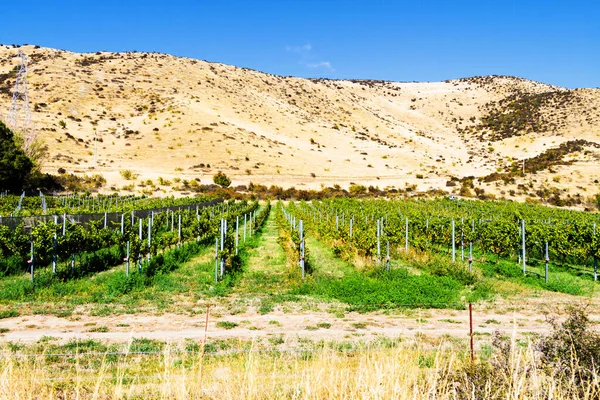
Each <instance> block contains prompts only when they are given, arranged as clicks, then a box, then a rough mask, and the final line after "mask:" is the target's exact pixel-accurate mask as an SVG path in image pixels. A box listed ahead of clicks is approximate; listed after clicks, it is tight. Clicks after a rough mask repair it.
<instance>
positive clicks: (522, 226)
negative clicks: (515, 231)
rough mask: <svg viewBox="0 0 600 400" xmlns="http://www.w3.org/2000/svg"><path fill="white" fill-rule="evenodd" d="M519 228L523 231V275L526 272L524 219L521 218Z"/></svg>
mask: <svg viewBox="0 0 600 400" xmlns="http://www.w3.org/2000/svg"><path fill="white" fill-rule="evenodd" d="M521 229H522V231H523V235H522V239H523V241H522V245H523V250H522V254H523V275H526V274H527V261H526V256H525V255H526V253H525V220H524V219H522V220H521Z"/></svg>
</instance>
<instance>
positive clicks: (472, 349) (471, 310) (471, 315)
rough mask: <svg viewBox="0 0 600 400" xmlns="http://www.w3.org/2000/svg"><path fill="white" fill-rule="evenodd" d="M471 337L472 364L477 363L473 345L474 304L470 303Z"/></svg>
mask: <svg viewBox="0 0 600 400" xmlns="http://www.w3.org/2000/svg"><path fill="white" fill-rule="evenodd" d="M469 338H470V342H471V343H470V345H471V364H473V365H474V364H475V348H474V346H473V304H471V303H469Z"/></svg>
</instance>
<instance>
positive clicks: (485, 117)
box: [0, 45, 600, 197]
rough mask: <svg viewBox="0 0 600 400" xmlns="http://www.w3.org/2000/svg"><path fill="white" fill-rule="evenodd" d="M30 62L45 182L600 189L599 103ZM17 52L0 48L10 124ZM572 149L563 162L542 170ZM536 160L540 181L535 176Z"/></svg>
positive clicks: (589, 96) (98, 61)
mask: <svg viewBox="0 0 600 400" xmlns="http://www.w3.org/2000/svg"><path fill="white" fill-rule="evenodd" d="M20 49H21V50H23V52H24V53H25V54H27V56H28V61H29V66H28V67H29V74H28V88H29V98H30V105H31V110H32V119H33V122H34V125H35V127H36V129H37V131H38V132H39V135H40V136H41V137H42V138H43V139H44V140H45V142H46V144H47V145H48V147H49V153H50V157H49V159H48V161H47V162H46V164H45V169H46V170H47V171H49V172H53V173H56V171H57V169H58V168H64V169H66V170H67V172H75V173H81V174H83V173H87V174H91V173H99V174H102V175H103V176H104V177H105V178H106V179H107V180H108V186H116V187H119V188H120V187H122V185H124V184H130V183H131V182H126V181H124V180H123V178H122V177H121V175H120V174H119V171H121V170H131V171H132V172H133V173H134V174H138V175H139V176H138V178H137V181H136V185H135V186H134V187H133V190H136V191H138V190H142V189H144V190H148V189H149V188H153V189H152V190H159V189H165V190H167V191H171V190H172V187H171V188H169V187H166V186H165V185H162V186H161V185H159V182H158V177H161V178H164V179H165V180H173V179H175V178H180V179H182V180H183V179H185V180H191V179H194V178H196V179H198V180H199V181H200V182H201V183H210V182H211V181H212V175H214V174H215V173H216V172H217V171H223V172H225V173H226V174H227V175H229V176H230V177H232V179H233V183H234V185H239V184H248V183H249V182H255V183H262V184H266V185H271V184H276V185H280V186H283V187H289V186H295V187H297V188H319V187H320V186H321V184H325V185H328V186H329V185H333V184H340V185H341V186H342V187H347V186H348V185H349V184H351V183H357V184H364V185H373V186H379V187H380V188H385V187H395V188H398V189H403V188H405V187H406V186H410V185H414V184H417V185H418V190H428V189H429V188H441V189H444V190H448V191H451V190H453V189H454V190H456V188H457V187H458V186H455V187H452V186H450V187H447V186H446V185H447V182H448V181H449V180H450V179H451V178H452V177H456V178H462V177H465V176H475V177H484V176H488V175H490V174H492V173H500V174H501V173H505V172H507V171H510V170H511V168H512V169H513V170H514V169H515V165H519V166H521V164H522V160H524V159H525V169H526V173H527V174H526V176H525V177H517V178H516V180H514V182H513V181H512V180H510V179H505V181H506V182H508V183H504V181H501V180H493V179H487V181H488V182H484V183H481V186H478V185H479V184H477V183H476V185H475V186H476V187H477V188H478V189H484V190H485V192H486V193H494V194H496V195H497V196H506V197H510V196H511V192H510V190H514V191H515V193H514V194H513V195H515V196H517V197H519V196H521V197H522V196H525V195H529V196H537V195H536V194H535V192H536V191H537V190H541V189H548V190H550V191H552V190H556V191H561V192H562V193H563V195H564V196H569V195H571V196H576V195H577V194H579V195H580V196H584V197H585V196H590V195H592V194H595V193H596V192H597V189H598V188H597V185H596V184H595V183H594V180H595V179H596V176H598V172H600V163H599V162H598V157H599V155H600V152H599V150H598V149H597V148H596V147H595V143H600V89H576V90H567V89H564V88H560V87H556V86H551V85H547V84H543V83H538V82H533V81H529V80H525V79H521V78H515V77H498V76H494V77H474V78H465V79H459V80H452V81H446V82H425V83H399V82H384V81H370V80H355V81H348V80H323V79H300V78H293V77H281V76H274V75H270V74H265V73H261V72H257V71H253V70H249V69H245V68H237V67H233V66H228V65H223V64H218V63H209V62H205V61H200V60H194V59H189V58H179V57H174V56H170V55H165V54H155V53H107V52H98V53H90V54H77V53H72V52H68V51H62V50H55V49H48V48H38V47H37V46H36V47H34V46H22V47H21V48H20ZM18 50H19V49H18V48H14V47H13V46H1V45H0V107H1V110H2V112H1V113H2V114H5V113H6V112H8V110H9V108H10V101H11V92H12V87H13V85H14V73H13V72H11V70H12V68H13V67H14V66H15V65H17V63H18V59H17V58H15V56H16V54H17V51H18ZM94 132H96V133H97V137H98V140H99V142H98V143H97V145H98V162H97V166H96V167H94V141H93V140H94ZM576 140H579V142H577V143H578V145H577V146H576V145H574V144H573V143H575V142H574V141H576ZM563 143H566V144H565V145H564V146H563V147H564V148H566V149H567V150H566V151H563V152H558V153H556V152H555V153H551V155H552V157H554V159H553V160H551V161H550V162H549V163H548V164H547V165H546V164H544V165H542V164H539V160H540V155H542V156H543V157H542V158H544V159H547V158H548V157H547V156H546V153H544V152H546V151H547V150H548V149H554V148H558V147H559V146H560V145H561V144H563ZM556 154H559V156H556ZM536 156H538V158H534V157H536ZM528 159H531V160H532V162H534V163H536V164H535V165H541V166H542V167H543V168H541V169H539V168H537V169H531V170H530V169H529V168H530V164H529V161H530V160H528ZM560 164H568V165H562V166H561V165H560ZM531 167H533V166H531ZM538 169H539V170H538ZM534 173H535V174H534ZM456 178H455V179H456ZM147 180H151V181H152V184H150V185H147V184H146V186H145V187H139V186H138V185H139V184H140V183H143V184H145V183H144V182H146V181H147ZM596 182H597V181H596ZM146 183H149V182H146ZM519 185H520V186H519ZM459 186H460V185H459Z"/></svg>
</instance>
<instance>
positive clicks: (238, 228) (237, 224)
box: [235, 217, 240, 256]
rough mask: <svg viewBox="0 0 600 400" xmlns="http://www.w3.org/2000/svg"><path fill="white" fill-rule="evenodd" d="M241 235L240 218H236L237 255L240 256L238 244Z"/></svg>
mask: <svg viewBox="0 0 600 400" xmlns="http://www.w3.org/2000/svg"><path fill="white" fill-rule="evenodd" d="M239 233H240V217H235V255H236V256H237V254H238V242H239Z"/></svg>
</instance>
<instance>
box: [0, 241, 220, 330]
mask: <svg viewBox="0 0 600 400" xmlns="http://www.w3.org/2000/svg"><path fill="white" fill-rule="evenodd" d="M195 251H196V252H197V253H198V255H196V256H191V260H189V261H184V262H181V263H180V264H178V266H177V268H175V269H174V270H172V271H169V272H166V273H159V274H157V275H154V276H152V277H148V276H145V275H143V274H138V273H137V272H136V271H134V272H132V273H131V274H130V276H129V277H126V276H125V271H124V267H123V266H119V267H115V268H113V269H111V270H109V271H104V272H101V273H98V274H96V275H94V276H89V277H85V278H81V279H72V280H68V281H66V282H62V281H58V280H57V281H51V282H46V284H45V285H40V286H36V285H32V284H31V281H30V280H29V279H28V277H26V276H21V277H19V276H13V277H6V278H3V279H2V280H0V304H7V305H11V306H12V307H14V308H16V309H17V310H15V309H11V310H5V311H2V312H0V316H2V315H5V318H6V317H9V316H16V315H19V311H18V309H20V308H21V307H26V306H28V307H30V308H31V309H32V310H33V312H34V313H38V314H40V313H41V314H54V315H57V316H62V317H66V316H69V315H71V313H72V311H73V307H75V306H77V305H91V311H90V313H91V314H92V315H99V316H101V315H110V314H119V313H136V312H139V311H140V310H144V309H159V310H160V309H162V310H169V309H170V308H172V307H175V305H176V304H177V302H178V301H179V300H178V298H177V297H178V296H185V297H188V298H191V299H193V300H197V299H198V298H199V296H214V295H219V294H222V293H226V292H227V290H226V288H225V287H224V284H219V285H216V286H215V284H214V261H213V260H214V259H213V258H212V252H213V249H212V246H210V245H200V246H198V247H197V248H196V249H195ZM30 312H31V311H30ZM15 313H16V314H15Z"/></svg>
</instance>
